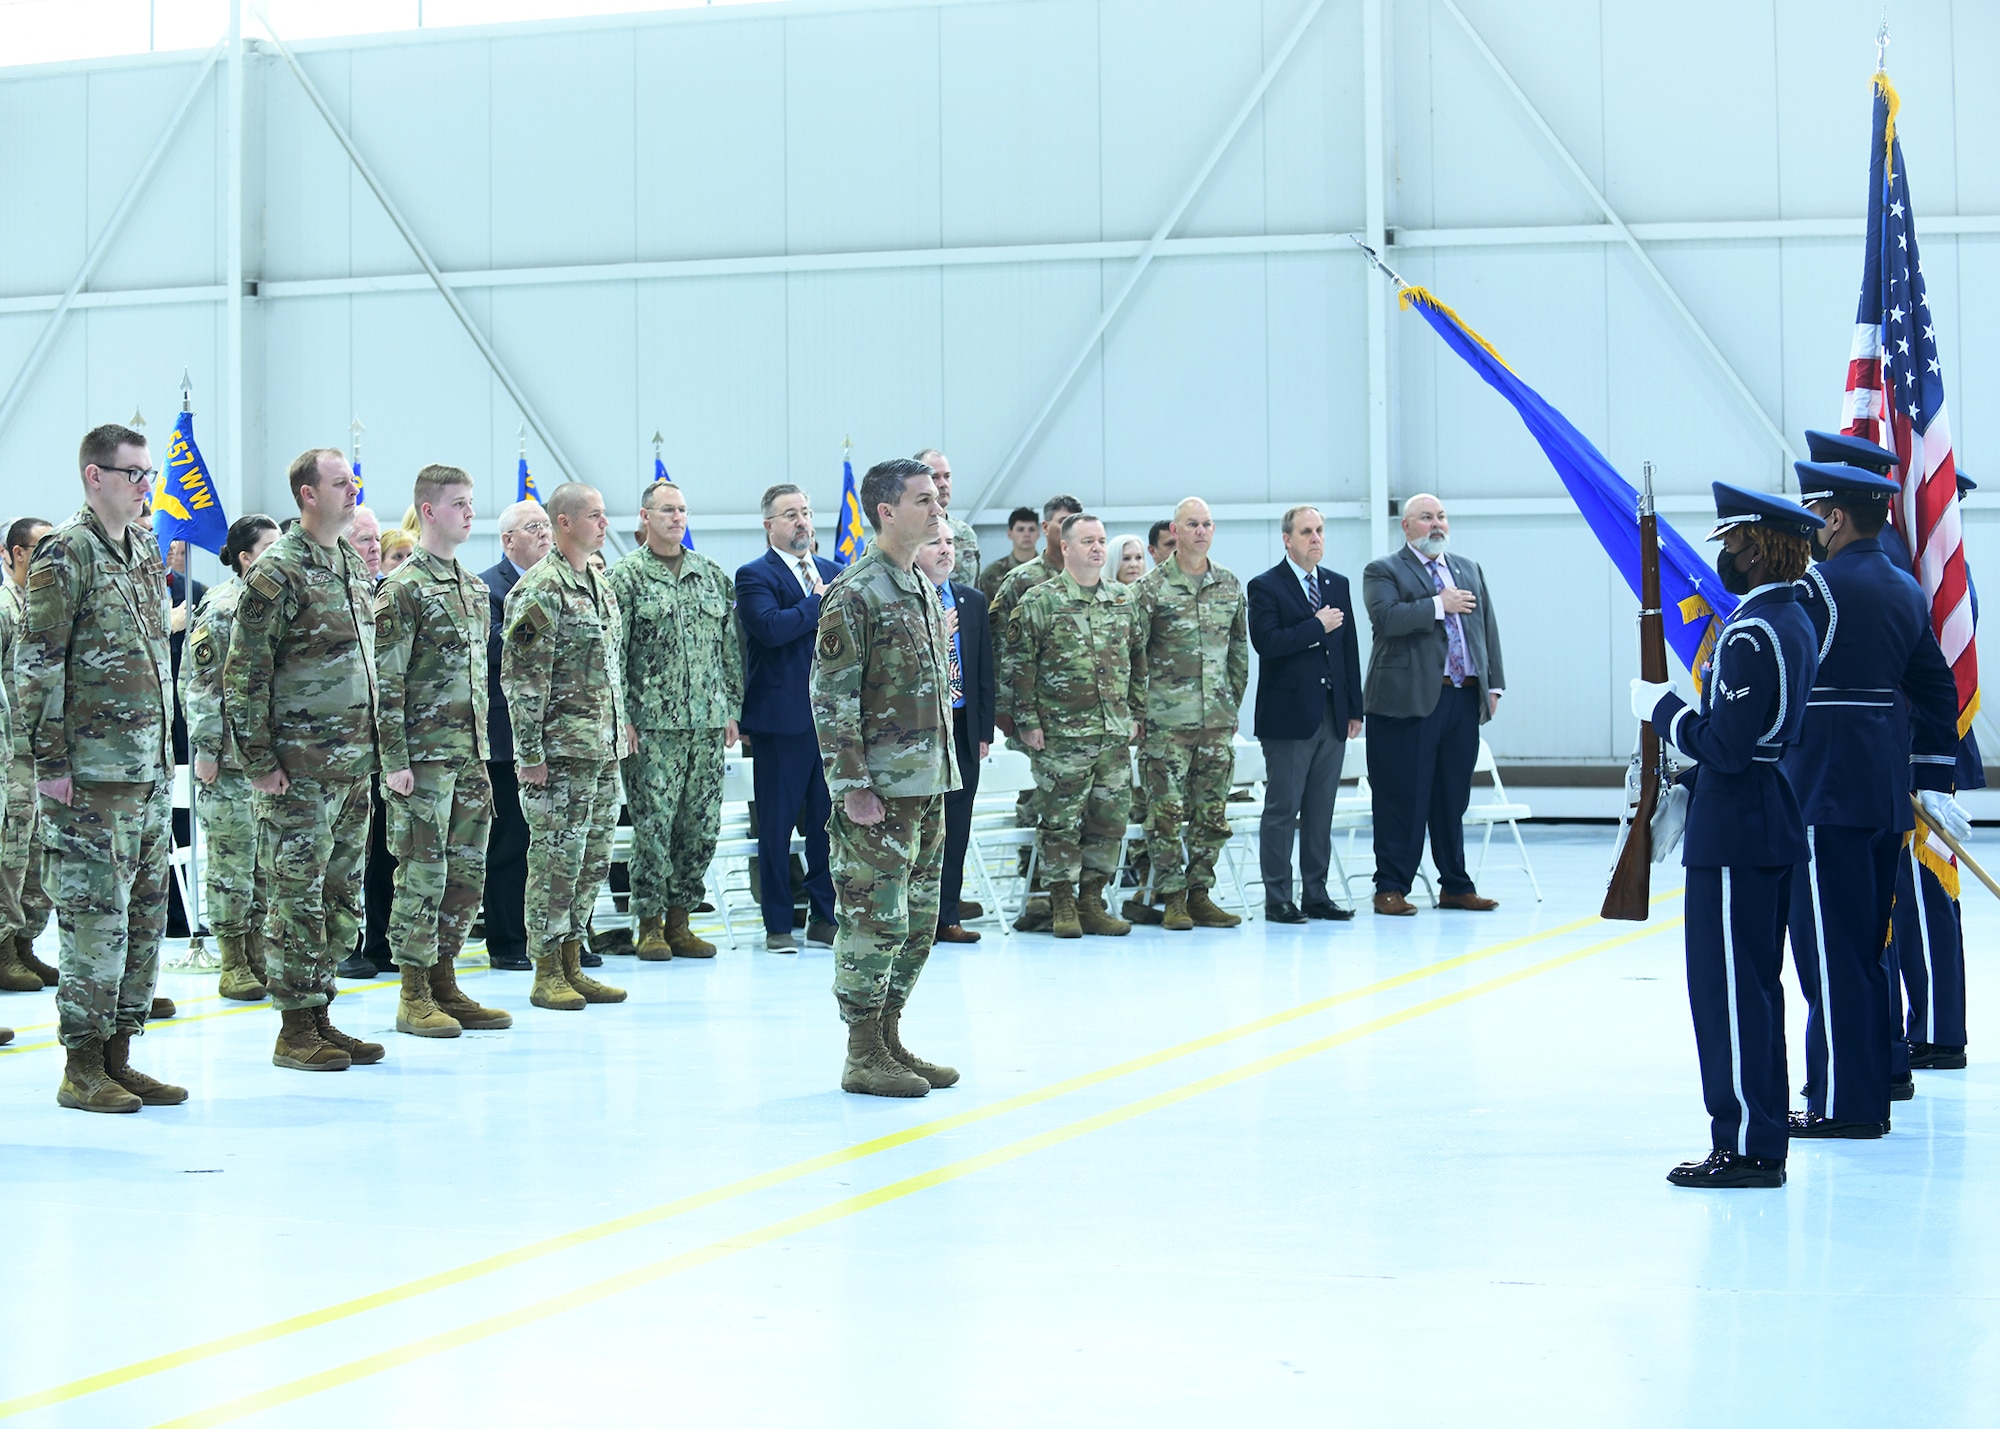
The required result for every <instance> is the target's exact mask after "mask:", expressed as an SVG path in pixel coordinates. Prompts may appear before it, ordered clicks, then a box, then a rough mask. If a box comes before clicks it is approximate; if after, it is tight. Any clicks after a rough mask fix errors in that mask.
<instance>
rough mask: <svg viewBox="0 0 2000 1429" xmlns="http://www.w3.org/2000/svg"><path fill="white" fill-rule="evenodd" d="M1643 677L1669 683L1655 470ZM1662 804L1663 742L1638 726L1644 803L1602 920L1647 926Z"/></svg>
mask: <svg viewBox="0 0 2000 1429" xmlns="http://www.w3.org/2000/svg"><path fill="white" fill-rule="evenodd" d="M1639 676H1640V678H1641V679H1644V680H1646V681H1648V682H1649V683H1652V684H1665V683H1666V679H1667V627H1666V622H1665V621H1664V620H1663V619H1662V618H1661V615H1660V526H1659V521H1658V519H1657V518H1656V517H1655V516H1654V515H1653V468H1652V464H1651V463H1650V462H1649V463H1648V464H1647V466H1646V488H1645V493H1644V495H1643V497H1642V498H1641V500H1640V505H1639ZM1659 802H1660V736H1659V735H1658V734H1657V733H1656V732H1655V731H1654V729H1653V726H1652V724H1651V723H1650V722H1648V723H1643V724H1641V725H1640V726H1639V801H1638V803H1637V804H1635V805H1634V806H1633V808H1632V819H1631V822H1630V823H1628V824H1627V825H1626V826H1625V838H1624V842H1622V843H1621V844H1619V846H1618V864H1617V866H1616V867H1615V868H1613V869H1612V870H1611V883H1610V886H1609V887H1607V888H1606V889H1605V890H1604V906H1603V907H1602V908H1600V909H1599V910H1598V916H1600V917H1603V918H1614V919H1619V920H1621V921H1624V922H1627V923H1643V922H1645V921H1646V919H1647V917H1648V915H1649V914H1650V913H1651V911H1652V892H1653V813H1654V810H1656V809H1657V808H1658V807H1659Z"/></svg>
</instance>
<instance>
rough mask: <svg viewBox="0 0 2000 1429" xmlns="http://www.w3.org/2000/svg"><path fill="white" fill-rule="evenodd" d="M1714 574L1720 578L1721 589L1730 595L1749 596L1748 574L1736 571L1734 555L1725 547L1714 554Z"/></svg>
mask: <svg viewBox="0 0 2000 1429" xmlns="http://www.w3.org/2000/svg"><path fill="white" fill-rule="evenodd" d="M1715 573H1716V574H1717V575H1719V576H1721V577H1722V588H1723V589H1724V590H1726V591H1728V592H1729V593H1730V594H1731V595H1748V594H1750V573H1749V572H1748V571H1739V570H1737V569H1736V553H1735V552H1734V551H1732V550H1730V549H1729V548H1728V547H1726V546H1725V547H1724V548H1723V549H1722V550H1720V551H1717V552H1716V553H1715Z"/></svg>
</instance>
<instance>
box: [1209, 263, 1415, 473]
mask: <svg viewBox="0 0 2000 1429" xmlns="http://www.w3.org/2000/svg"><path fill="white" fill-rule="evenodd" d="M1375 281H1378V280H1377V279H1376V278H1375V276H1374V274H1373V273H1372V272H1370V271H1368V270H1366V269H1364V268H1363V266H1362V265H1361V264H1360V263H1359V262H1357V261H1356V260H1354V259H1352V258H1349V257H1347V256H1346V255H1344V254H1343V255H1341V257H1340V259H1339V260H1338V261H1331V262H1330V261H1328V260H1327V259H1326V258H1324V257H1321V256H1318V255H1314V256H1304V255H1292V254H1277V255H1273V256H1272V257H1270V258H1267V259H1265V260H1264V289H1265V292H1264V311H1265V318H1264V322H1265V337H1266V340H1267V343H1268V347H1267V354H1266V359H1265V383H1266V396H1267V406H1268V414H1267V416H1266V423H1267V425H1268V427H1269V432H1270V435H1269V438H1268V447H1267V451H1266V460H1267V461H1268V463H1269V476H1268V478H1267V480H1266V489H1265V493H1264V498H1265V499H1266V500H1270V501H1285V502H1293V501H1361V500H1365V499H1366V497H1367V495H1368V374H1367V370H1366V360H1365V357H1364V355H1363V349H1362V346H1361V345H1360V344H1358V343H1356V342H1355V341H1354V337H1355V334H1357V333H1359V332H1362V331H1364V330H1365V329H1364V324H1365V323H1366V322H1367V293H1368V290H1367V287H1366V284H1367V283H1370V282H1375ZM1390 321H1391V322H1394V321H1395V318H1393V317H1392V318H1391V319H1390ZM1232 485H1233V482H1232Z"/></svg>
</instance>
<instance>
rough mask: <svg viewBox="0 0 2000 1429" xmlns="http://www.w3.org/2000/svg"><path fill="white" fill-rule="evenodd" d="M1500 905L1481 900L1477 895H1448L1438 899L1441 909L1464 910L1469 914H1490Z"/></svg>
mask: <svg viewBox="0 0 2000 1429" xmlns="http://www.w3.org/2000/svg"><path fill="white" fill-rule="evenodd" d="M1499 906H1500V904H1499V903H1498V902H1497V901H1496V900H1494V899H1491V898H1481V897H1480V896H1479V895H1478V894H1477V893H1447V894H1445V895H1444V897H1442V898H1440V899H1438V907H1440V908H1463V909H1465V910H1466V911H1467V912H1468V913H1489V912H1491V911H1492V910H1493V909H1495V908H1498V907H1499Z"/></svg>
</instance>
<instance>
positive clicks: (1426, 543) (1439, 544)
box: [1410, 531, 1451, 561]
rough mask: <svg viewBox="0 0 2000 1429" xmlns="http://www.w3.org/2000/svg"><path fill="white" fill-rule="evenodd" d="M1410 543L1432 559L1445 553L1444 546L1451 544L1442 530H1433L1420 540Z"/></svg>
mask: <svg viewBox="0 0 2000 1429" xmlns="http://www.w3.org/2000/svg"><path fill="white" fill-rule="evenodd" d="M1410 544H1411V545H1412V546H1415V547H1416V548H1417V549H1418V550H1419V551H1422V552H1423V553H1424V555H1425V556H1426V557H1427V558H1428V559H1430V560H1433V561H1434V560H1436V559H1437V558H1438V557H1439V556H1442V555H1443V554H1444V553H1445V548H1446V547H1447V546H1449V545H1450V544H1451V538H1450V537H1449V536H1447V535H1445V533H1444V532H1442V531H1433V532H1431V534H1430V535H1428V536H1426V537H1424V538H1423V539H1422V540H1421V541H1412V542H1410Z"/></svg>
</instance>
